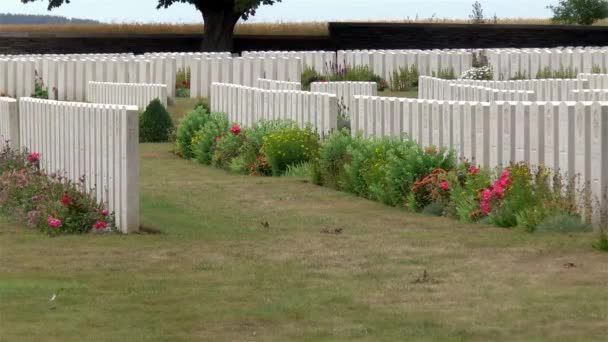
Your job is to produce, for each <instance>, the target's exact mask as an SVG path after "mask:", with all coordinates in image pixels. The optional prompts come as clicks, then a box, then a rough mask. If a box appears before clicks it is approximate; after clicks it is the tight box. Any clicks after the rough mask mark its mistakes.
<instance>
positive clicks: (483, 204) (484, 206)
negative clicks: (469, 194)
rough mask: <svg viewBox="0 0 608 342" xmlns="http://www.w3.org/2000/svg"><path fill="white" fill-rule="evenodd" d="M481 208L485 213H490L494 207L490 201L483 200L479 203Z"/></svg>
mask: <svg viewBox="0 0 608 342" xmlns="http://www.w3.org/2000/svg"><path fill="white" fill-rule="evenodd" d="M479 210H480V211H481V212H482V213H483V214H484V215H488V214H489V213H490V211H492V208H491V207H490V202H486V201H483V202H481V203H480V204H479Z"/></svg>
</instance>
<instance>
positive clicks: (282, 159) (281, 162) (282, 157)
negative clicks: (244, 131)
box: [262, 127, 319, 176]
mask: <svg viewBox="0 0 608 342" xmlns="http://www.w3.org/2000/svg"><path fill="white" fill-rule="evenodd" d="M318 152H319V137H318V136H317V135H316V133H314V132H313V131H312V130H311V128H310V127H307V128H305V129H300V128H297V127H291V128H282V129H279V130H276V131H272V132H270V133H268V134H266V135H265V136H264V145H263V146H262V153H263V154H264V156H265V157H266V160H267V161H268V164H269V165H270V167H271V169H272V174H273V175H275V176H280V175H282V174H283V173H284V172H285V170H287V166H289V165H294V164H299V163H302V162H308V161H312V160H314V159H315V158H316V157H317V154H318Z"/></svg>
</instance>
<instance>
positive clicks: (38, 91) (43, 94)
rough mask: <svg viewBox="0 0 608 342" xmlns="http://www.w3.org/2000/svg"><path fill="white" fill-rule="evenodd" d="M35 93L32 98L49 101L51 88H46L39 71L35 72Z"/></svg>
mask: <svg viewBox="0 0 608 342" xmlns="http://www.w3.org/2000/svg"><path fill="white" fill-rule="evenodd" d="M34 77H35V78H34V93H33V94H32V96H31V97H33V98H36V99H48V98H49V88H48V87H45V86H44V80H43V79H42V76H40V75H38V71H37V70H36V71H34Z"/></svg>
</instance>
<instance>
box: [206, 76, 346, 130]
mask: <svg viewBox="0 0 608 342" xmlns="http://www.w3.org/2000/svg"><path fill="white" fill-rule="evenodd" d="M210 105H211V111H212V112H221V113H226V114H227V115H228V117H229V119H230V120H231V121H232V122H236V123H239V124H241V125H243V126H245V127H251V126H253V125H255V124H256V123H257V122H259V121H267V120H292V121H294V122H296V123H298V125H299V126H300V127H305V126H307V125H311V127H312V128H313V129H314V130H315V131H317V132H318V133H319V134H321V135H325V134H327V133H329V132H332V131H333V130H335V129H336V128H337V120H338V119H337V115H338V98H337V97H336V95H333V94H325V93H313V92H308V91H297V90H264V89H260V88H253V87H246V86H242V85H238V84H226V83H213V84H212V86H211V98H210Z"/></svg>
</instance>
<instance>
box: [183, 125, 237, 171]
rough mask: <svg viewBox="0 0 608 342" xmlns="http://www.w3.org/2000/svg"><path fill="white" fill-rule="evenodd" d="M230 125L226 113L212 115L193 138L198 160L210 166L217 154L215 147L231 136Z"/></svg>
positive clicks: (195, 154)
mask: <svg viewBox="0 0 608 342" xmlns="http://www.w3.org/2000/svg"><path fill="white" fill-rule="evenodd" d="M229 130H230V123H229V122H228V116H227V115H226V114H224V113H211V115H210V116H209V118H208V120H207V121H206V122H205V124H204V125H203V127H202V128H201V129H200V130H199V131H198V132H197V133H196V135H195V136H194V137H193V138H192V146H193V150H194V156H195V157H196V160H197V161H198V162H199V163H201V164H205V165H210V164H211V160H212V158H213V154H214V153H215V147H216V146H217V144H218V143H219V142H220V141H221V139H222V138H223V137H224V136H225V135H227V134H229Z"/></svg>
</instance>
